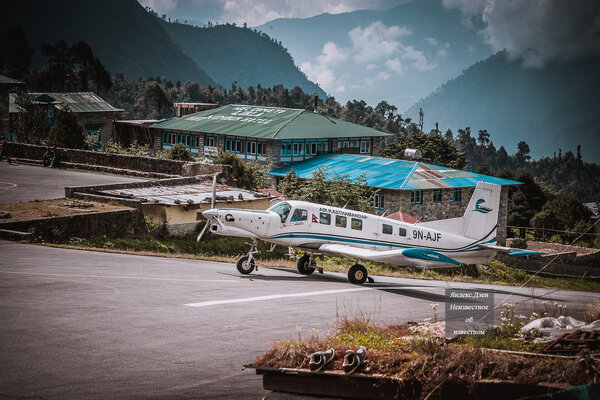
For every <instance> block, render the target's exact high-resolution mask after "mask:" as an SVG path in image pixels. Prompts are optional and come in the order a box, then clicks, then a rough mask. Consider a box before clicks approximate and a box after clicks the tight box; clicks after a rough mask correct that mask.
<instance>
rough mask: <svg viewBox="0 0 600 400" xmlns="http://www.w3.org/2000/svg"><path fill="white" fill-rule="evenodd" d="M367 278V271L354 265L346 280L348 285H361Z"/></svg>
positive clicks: (358, 265)
mask: <svg viewBox="0 0 600 400" xmlns="http://www.w3.org/2000/svg"><path fill="white" fill-rule="evenodd" d="M367 278H368V274H367V269H366V268H365V267H364V266H362V265H360V264H354V265H353V266H352V267H350V270H349V271H348V280H349V281H350V283H354V284H357V285H362V284H363V283H365V281H366V280H367Z"/></svg>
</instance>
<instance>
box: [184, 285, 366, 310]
mask: <svg viewBox="0 0 600 400" xmlns="http://www.w3.org/2000/svg"><path fill="white" fill-rule="evenodd" d="M365 290H373V289H372V288H368V287H362V288H353V289H338V290H321V291H318V292H303V293H286V294H272V295H270V296H258V297H246V298H244V299H228V300H213V301H203V302H200V303H189V304H185V305H186V306H188V307H207V306H216V305H219V304H232V303H247V302H251V301H264V300H274V299H284V298H286V297H308V296H320V295H324V294H335V293H346V292H362V291H365Z"/></svg>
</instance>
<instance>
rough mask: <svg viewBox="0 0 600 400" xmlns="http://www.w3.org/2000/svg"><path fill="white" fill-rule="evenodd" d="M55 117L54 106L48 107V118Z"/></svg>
mask: <svg viewBox="0 0 600 400" xmlns="http://www.w3.org/2000/svg"><path fill="white" fill-rule="evenodd" d="M52 117H54V106H48V118H52Z"/></svg>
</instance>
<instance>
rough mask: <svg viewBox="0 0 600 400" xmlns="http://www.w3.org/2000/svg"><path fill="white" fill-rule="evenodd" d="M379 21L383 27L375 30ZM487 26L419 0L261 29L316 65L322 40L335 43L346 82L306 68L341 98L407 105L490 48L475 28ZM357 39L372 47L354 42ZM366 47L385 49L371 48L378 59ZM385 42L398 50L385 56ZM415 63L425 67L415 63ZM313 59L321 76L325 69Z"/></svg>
mask: <svg viewBox="0 0 600 400" xmlns="http://www.w3.org/2000/svg"><path fill="white" fill-rule="evenodd" d="M376 22H380V23H381V24H383V27H381V26H379V29H378V30H376V29H374V28H373V27H374V25H373V24H375V23H376ZM369 27H371V29H372V30H369V29H368V28H369ZM393 27H397V28H396V32H400V33H399V34H398V35H396V36H393V35H394V31H393ZM482 27H483V25H482V23H481V21H479V22H478V21H476V20H473V21H465V19H464V17H463V15H462V14H461V13H460V11H458V10H457V9H453V10H448V9H446V8H444V7H443V5H442V2H441V0H416V1H410V2H406V3H404V4H400V5H398V6H396V7H394V8H392V9H390V10H384V11H376V10H361V11H354V12H349V13H342V14H335V15H331V14H321V15H318V16H315V17H312V18H304V19H299V18H297V19H293V18H280V19H276V20H273V21H270V22H267V23H266V24H264V25H261V26H259V27H257V29H259V30H261V31H263V32H266V33H267V34H268V35H269V36H272V37H275V38H277V39H278V40H281V41H282V43H283V45H284V46H285V47H287V48H288V49H289V51H290V53H291V54H292V56H293V57H294V59H295V60H296V63H297V64H298V65H301V66H302V65H303V63H308V62H311V63H313V64H315V63H316V62H315V60H317V57H319V55H323V48H324V46H325V44H326V43H327V42H332V43H334V44H335V45H336V47H337V49H338V50H339V51H340V53H342V54H343V55H344V56H346V59H345V61H343V62H341V63H339V64H337V65H332V66H330V67H331V69H332V71H333V75H334V76H336V77H340V78H344V80H345V82H346V84H345V85H344V87H342V85H333V86H332V87H328V86H327V85H324V82H320V81H319V80H318V78H316V77H314V76H313V75H311V74H310V73H309V78H310V79H311V80H313V81H315V82H317V83H319V84H320V85H321V87H323V88H324V89H325V91H327V92H328V93H330V94H331V95H334V96H335V97H336V98H337V99H338V100H342V101H343V102H345V101H346V100H351V99H363V100H365V101H366V102H367V103H369V104H371V105H375V104H377V102H379V101H380V100H382V99H383V100H387V101H388V102H390V103H392V104H394V105H396V106H397V107H398V109H399V110H401V111H403V110H406V109H407V108H409V107H410V106H411V105H412V104H414V103H415V102H416V101H418V100H419V99H420V98H422V97H424V96H426V95H427V94H428V93H431V91H433V90H434V89H435V88H436V87H438V86H439V85H441V84H443V83H444V82H446V81H447V80H448V79H451V78H453V77H455V76H457V75H458V74H460V73H461V72H462V71H463V70H464V69H465V68H468V67H469V66H470V65H472V64H473V63H474V62H476V61H479V60H481V59H484V58H486V57H488V56H490V55H491V54H492V50H491V48H490V47H489V46H488V45H487V44H486V43H484V41H483V39H482V37H481V36H480V35H479V34H478V32H479V30H480V29H481V28H482ZM384 28H385V29H384ZM352 31H353V33H352V35H351V34H350V33H351V32H352ZM360 40H364V42H365V43H368V45H367V46H366V47H365V48H357V46H360V44H361V43H360ZM380 44H381V46H380V47H376V46H378V45H380ZM369 45H372V47H371V48H372V49H377V50H380V49H381V50H383V51H374V52H373V57H372V58H371V59H369V60H367V53H368V52H369ZM386 45H392V46H396V47H395V48H396V51H390V54H389V55H388V56H386V55H385V54H384V52H385V50H386V49H388V47H386ZM403 56H407V57H406V58H403ZM411 56H412V57H417V58H411ZM421 56H422V58H421V59H420V60H419V58H418V57H421ZM394 59H396V61H395V64H389V63H388V65H395V66H396V67H398V66H399V65H400V64H401V67H402V68H401V70H400V68H396V69H391V68H388V67H387V66H386V62H388V61H390V60H392V61H393V60H394ZM425 60H426V61H427V64H425ZM363 61H364V62H363ZM417 61H420V62H421V65H417V64H419V62H417ZM316 64H317V65H316V67H317V68H314V71H315V73H316V74H318V73H319V72H320V71H321V70H322V69H323V68H324V67H328V65H322V64H319V63H318V62H317V63H316ZM305 72H307V73H308V72H309V71H308V70H306V71H305ZM341 80H342V79H340V81H341Z"/></svg>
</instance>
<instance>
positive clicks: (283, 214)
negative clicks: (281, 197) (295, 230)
mask: <svg viewBox="0 0 600 400" xmlns="http://www.w3.org/2000/svg"><path fill="white" fill-rule="evenodd" d="M291 209H292V206H291V205H290V203H286V202H285V201H284V202H283V203H279V204H275V205H274V206H273V207H271V208H269V211H273V212H276V213H277V214H279V217H280V218H281V222H285V220H286V219H287V217H288V215H290V210H291Z"/></svg>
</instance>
